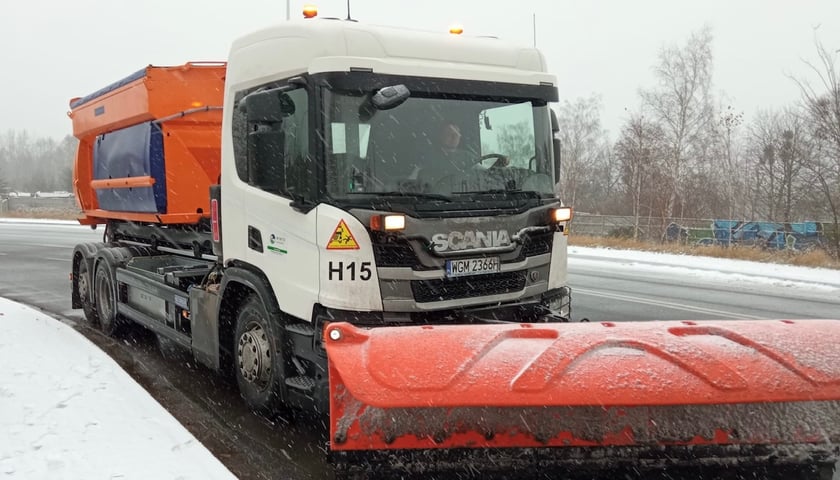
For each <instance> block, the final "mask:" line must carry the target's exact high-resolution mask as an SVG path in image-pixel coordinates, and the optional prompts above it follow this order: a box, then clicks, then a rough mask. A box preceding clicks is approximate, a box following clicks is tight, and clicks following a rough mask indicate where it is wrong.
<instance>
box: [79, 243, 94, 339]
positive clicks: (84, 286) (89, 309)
mask: <svg viewBox="0 0 840 480" xmlns="http://www.w3.org/2000/svg"><path fill="white" fill-rule="evenodd" d="M76 288H77V289H78V291H79V299H80V300H81V301H82V310H83V311H84V312H85V319H86V320H87V321H88V324H90V325H91V326H94V325H99V315H98V314H97V312H96V305H95V304H94V303H93V302H92V301H91V293H92V292H91V290H92V289H93V277H92V276H91V275H90V273H88V262H87V260H86V259H84V258H83V259H81V261H80V262H79V270H78V272H77V273H76Z"/></svg>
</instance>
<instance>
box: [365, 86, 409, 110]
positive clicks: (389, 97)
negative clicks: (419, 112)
mask: <svg viewBox="0 0 840 480" xmlns="http://www.w3.org/2000/svg"><path fill="white" fill-rule="evenodd" d="M410 96H411V92H410V91H409V90H408V87H406V86H405V85H391V86H388V87H384V88H380V89H379V90H378V91H377V92H376V93H374V94H373V97H372V98H371V102H372V103H373V106H374V108H376V109H377V110H390V109H392V108H394V107H398V106H400V105H402V103H403V102H404V101H406V100H408V97H410Z"/></svg>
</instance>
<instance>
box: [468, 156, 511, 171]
mask: <svg viewBox="0 0 840 480" xmlns="http://www.w3.org/2000/svg"><path fill="white" fill-rule="evenodd" d="M488 158H495V159H496V162H495V163H493V165H490V168H502V167H507V166H508V165H510V159H508V157H507V156H506V155H502V154H501V153H488V154H487V155H482V156H481V157H480V158H479V159H478V163H477V164H476V165H475V166H479V165H482V166H483V165H484V161H485V160H487V159H488Z"/></svg>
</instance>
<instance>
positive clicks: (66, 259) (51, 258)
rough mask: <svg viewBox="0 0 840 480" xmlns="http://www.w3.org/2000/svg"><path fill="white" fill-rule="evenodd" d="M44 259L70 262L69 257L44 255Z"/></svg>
mask: <svg viewBox="0 0 840 480" xmlns="http://www.w3.org/2000/svg"><path fill="white" fill-rule="evenodd" d="M44 260H52V261H54V262H69V261H70V259H69V258H53V257H44Z"/></svg>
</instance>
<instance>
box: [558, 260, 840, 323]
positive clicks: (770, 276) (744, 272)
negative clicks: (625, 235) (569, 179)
mask: <svg viewBox="0 0 840 480" xmlns="http://www.w3.org/2000/svg"><path fill="white" fill-rule="evenodd" d="M569 266H575V267H588V268H598V267H599V266H608V267H609V268H610V269H616V268H619V269H626V270H628V271H633V272H635V273H640V272H644V273H653V274H656V273H662V274H671V275H668V277H669V278H676V277H681V278H684V279H698V280H707V281H712V282H715V283H719V284H720V283H732V284H738V285H745V284H748V285H749V284H751V285H775V286H782V287H792V288H802V289H806V290H815V289H816V290H819V291H821V292H826V293H830V292H837V293H838V294H840V270H834V269H830V268H810V267H797V266H793V265H779V264H774V263H760V262H750V261H746V260H729V259H724V258H712V257H700V256H694V255H676V254H669V253H655V252H640V251H631V250H614V249H608V248H591V247H569ZM838 316H840V313H839V314H838Z"/></svg>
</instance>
